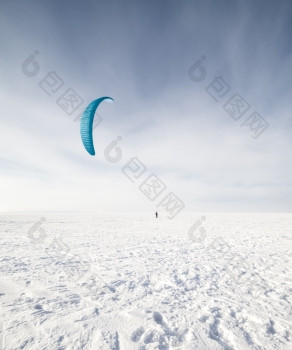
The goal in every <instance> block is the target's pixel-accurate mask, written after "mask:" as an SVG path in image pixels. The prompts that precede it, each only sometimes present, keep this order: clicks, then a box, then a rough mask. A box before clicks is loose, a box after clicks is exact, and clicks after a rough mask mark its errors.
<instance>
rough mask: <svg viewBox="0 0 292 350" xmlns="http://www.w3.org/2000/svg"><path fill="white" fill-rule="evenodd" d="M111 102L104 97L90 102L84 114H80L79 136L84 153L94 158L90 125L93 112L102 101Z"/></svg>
mask: <svg viewBox="0 0 292 350" xmlns="http://www.w3.org/2000/svg"><path fill="white" fill-rule="evenodd" d="M107 99H109V100H112V101H113V99H112V98H111V97H108V96H105V97H101V98H98V99H97V100H94V101H92V102H91V103H90V104H89V105H88V106H87V107H86V109H85V111H84V113H83V114H82V117H81V121H80V135H81V140H82V143H83V145H84V147H85V149H86V151H87V152H88V153H89V154H90V155H92V156H94V155H95V150H94V145H93V136H92V125H93V120H94V115H95V111H96V110H97V107H98V106H99V104H100V103H101V102H102V101H103V100H107Z"/></svg>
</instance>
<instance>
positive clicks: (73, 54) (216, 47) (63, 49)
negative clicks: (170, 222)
mask: <svg viewBox="0 0 292 350" xmlns="http://www.w3.org/2000/svg"><path fill="white" fill-rule="evenodd" d="M0 8H1V11H0V33H1V37H0V38H1V39H0V44H1V53H0V60H1V66H0V73H1V78H2V79H1V85H0V89H1V91H0V92H1V138H0V150H1V156H0V167H1V168H0V169H1V171H0V186H1V199H2V200H1V203H0V210H1V211H30V210H56V211H59V210H60V211H67V210H68V211H71V210H73V211H74V210H81V211H87V210H93V211H97V212H112V211H118V212H122V211H129V212H135V211H153V210H154V211H155V210H156V209H157V207H156V205H157V204H158V203H159V198H158V199H157V200H153V201H151V200H150V199H149V198H147V197H146V196H145V195H144V194H143V193H142V192H141V191H140V190H139V186H140V184H141V183H142V182H143V181H144V180H145V179H146V178H147V177H148V176H149V175H150V174H152V173H154V174H155V175H156V176H157V177H158V178H159V179H160V180H161V181H162V182H163V183H164V184H165V187H166V189H165V192H164V194H165V195H166V194H167V193H168V192H174V193H175V194H176V195H177V197H178V198H180V199H181V200H182V201H183V202H184V204H185V209H184V210H185V211H196V212H212V211H213V212H214V211H227V212H228V211H239V212H240V211H243V212H247V211H251V212H258V211H272V212H273V211H274V212H276V211H280V212H281V211H282V212H290V211H291V209H292V187H291V179H292V176H291V175H292V166H291V154H292V141H291V131H292V117H291V108H290V107H291V83H292V45H291V44H292V43H291V40H292V39H291V38H292V35H291V34H292V33H291V31H292V27H291V15H292V2H291V1H288V0H287V1H286V0H282V1H277V2H276V1H249V0H248V1H235V0H234V1H231V0H229V1H227V0H220V1H203V0H201V1H186V0H182V1H173V0H170V1H169V0H168V1H166V0H163V1H161V0H159V1H136V2H135V1H111V0H110V1H106V2H101V1H93V0H90V1H89V0H88V1H87V0H85V1H77V0H76V1H75V0H74V1H64V0H62V1H60V0H59V1H55V0H53V1H38V2H37V1H26V2H23V1H13V2H12V1H2V3H1V5H0ZM35 50H38V51H39V54H38V55H37V56H35V57H36V60H37V64H38V65H39V67H40V70H39V72H38V74H36V75H35V76H33V77H28V76H27V75H26V74H24V73H23V70H22V65H23V62H24V61H25V60H26V59H27V58H28V57H29V56H30V55H32V54H33V53H34V51H35ZM202 55H205V57H206V59H205V61H204V62H203V68H204V69H205V72H206V77H205V79H204V80H203V81H201V82H196V81H193V80H191V79H190V77H189V74H188V71H189V69H190V67H191V66H192V65H193V64H194V63H195V62H196V61H197V60H198V59H200V57H201V56H202ZM49 72H55V73H56V74H57V76H58V77H59V78H61V79H62V81H63V82H64V85H63V86H62V87H61V88H60V89H59V90H58V91H57V92H56V93H54V94H52V96H51V97H50V96H48V95H47V94H46V93H45V92H44V91H43V90H42V89H41V88H40V86H39V84H40V82H41V81H43V80H44V78H45V77H46V76H47V74H48V73H49ZM197 72H198V71H197ZM216 77H220V79H221V81H223V82H224V84H228V85H226V86H229V90H228V92H226V95H224V96H223V97H220V98H219V99H218V101H217V102H216V101H215V100H214V99H213V98H212V97H211V96H210V94H209V93H208V92H207V90H206V89H208V87H209V90H208V91H209V92H210V91H213V92H214V91H216V90H214V89H215V87H216V86H217V89H218V83H217V85H214V84H216V83H214V79H215V78H216ZM68 88H73V89H74V90H75V91H76V92H78V94H79V95H80V96H81V97H82V99H83V104H82V105H81V106H80V107H79V108H78V109H77V110H76V111H74V112H73V113H72V115H71V116H69V115H67V114H66V113H65V112H64V111H63V110H62V109H61V108H60V106H58V105H57V103H56V100H57V99H58V98H59V97H60V96H61V95H62V94H63V93H64V92H65V91H66V90H67V89H68ZM210 89H211V90H210ZM212 89H213V90H212ZM223 92H224V91H223ZM236 93H238V94H240V96H241V97H243V98H244V99H245V101H247V103H248V105H249V106H250V108H249V110H247V111H246V113H245V114H243V115H242V116H241V117H240V118H239V119H238V120H235V119H233V118H232V117H231V116H230V115H229V114H228V113H227V112H226V110H224V108H223V107H224V105H225V103H227V102H228V101H229V99H230V98H231V97H232V96H233V95H234V94H236ZM106 95H108V96H111V97H112V98H114V100H115V102H114V103H113V104H109V103H106V102H104V103H103V104H102V105H101V106H100V108H99V110H98V114H99V115H100V116H101V117H102V119H103V121H102V123H101V124H99V125H98V126H97V127H96V128H95V129H94V142H95V149H96V156H95V157H91V156H90V155H88V154H87V153H86V151H85V150H84V148H83V146H82V143H81V140H80V135H79V123H78V121H77V122H76V121H74V119H75V118H76V117H77V116H78V115H79V114H80V113H81V112H82V111H83V110H84V108H85V107H86V105H87V104H88V103H89V102H91V101H92V100H93V99H95V98H98V97H101V96H106ZM219 95H220V94H219ZM219 95H218V96H219ZM213 96H214V95H213ZM253 112H258V113H259V114H260V115H261V116H262V117H263V118H264V120H265V122H267V123H268V124H269V126H268V128H267V129H266V130H265V131H264V132H263V133H262V134H261V135H260V136H259V137H258V138H256V139H254V138H253V137H252V136H253V135H254V132H253V131H252V130H250V127H249V126H248V125H244V121H245V120H247V118H248V117H249V116H250V115H251V114H252V113H253ZM242 124H243V126H242ZM117 136H121V137H122V141H120V142H119V145H118V146H119V147H120V149H121V152H122V158H121V160H120V161H118V162H116V163H111V162H109V161H108V159H106V157H105V156H104V150H105V148H106V147H107V146H108V145H109V144H110V143H111V142H112V141H113V140H115V139H116V138H117ZM132 157H137V158H138V159H139V160H140V162H142V163H143V164H144V165H145V167H146V168H147V170H146V171H145V172H144V173H143V174H142V175H141V177H140V178H139V179H137V181H136V182H134V183H133V182H131V181H130V180H129V179H128V178H127V177H126V176H125V175H124V174H123V172H122V171H121V169H122V168H123V167H124V166H125V164H127V163H128V161H129V160H130V159H131V158H132ZM164 194H162V195H161V196H162V197H163V195H164Z"/></svg>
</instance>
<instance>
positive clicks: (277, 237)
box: [0, 213, 292, 350]
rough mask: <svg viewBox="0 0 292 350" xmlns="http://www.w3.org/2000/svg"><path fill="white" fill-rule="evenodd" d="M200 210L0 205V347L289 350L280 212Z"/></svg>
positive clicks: (285, 238)
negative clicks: (169, 214) (2, 209)
mask: <svg viewBox="0 0 292 350" xmlns="http://www.w3.org/2000/svg"><path fill="white" fill-rule="evenodd" d="M202 215H203V214H183V213H181V214H180V215H178V217H177V218H175V219H173V220H169V219H168V218H166V217H159V218H158V219H155V215H154V213H151V214H147V215H146V214H131V215H130V214H127V215H126V214H112V215H109V214H108V215H94V214H88V213H78V214H76V213H74V214H73V213H58V214H56V213H42V214H25V215H24V214H23V215H12V214H11V215H1V217H0V228H1V229H0V232H1V235H0V247H1V250H0V253H1V255H0V306H1V308H0V316H1V319H0V348H1V346H2V349H36V350H40V349H50V350H52V349H58V350H64V349H97V350H99V349H112V350H118V349H121V350H131V349H140V350H142V349H145V350H146V349H147V350H148V349H161V350H162V349H165V350H166V349H177V350H179V349H180V350H181V349H186V350H188V349H202V350H203V349H214V350H215V349H218V350H219V349H227V350H230V349H239V350H241V349H264V350H269V349H273V350H275V349H276V350H277V349H292V322H291V320H292V307H291V303H292V298H291V294H292V275H291V271H292V265H291V260H292V259H291V257H292V249H291V248H292V244H291V242H292V240H291V239H292V214H205V216H206V220H205V221H202V222H199V221H198V220H201V217H202ZM41 218H42V219H41ZM198 222H199V224H198ZM194 224H195V225H194ZM192 225H194V226H193V231H192V232H191V231H190V232H189V229H190V227H192ZM198 225H199V226H198ZM200 237H201V239H200ZM190 238H193V239H190Z"/></svg>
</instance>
